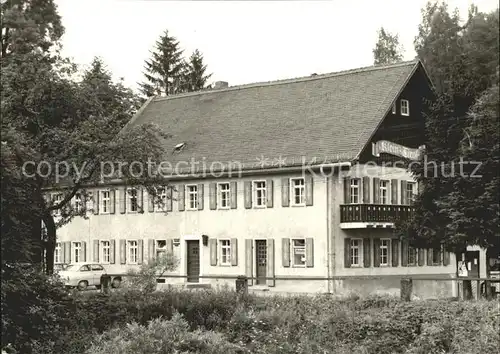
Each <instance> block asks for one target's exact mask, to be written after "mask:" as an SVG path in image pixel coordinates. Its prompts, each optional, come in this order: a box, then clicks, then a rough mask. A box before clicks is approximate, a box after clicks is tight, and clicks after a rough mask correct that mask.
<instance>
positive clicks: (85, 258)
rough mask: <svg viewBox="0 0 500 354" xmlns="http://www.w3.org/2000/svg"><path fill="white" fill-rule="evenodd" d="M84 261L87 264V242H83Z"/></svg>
mask: <svg viewBox="0 0 500 354" xmlns="http://www.w3.org/2000/svg"><path fill="white" fill-rule="evenodd" d="M82 259H83V261H84V262H87V242H85V241H82Z"/></svg>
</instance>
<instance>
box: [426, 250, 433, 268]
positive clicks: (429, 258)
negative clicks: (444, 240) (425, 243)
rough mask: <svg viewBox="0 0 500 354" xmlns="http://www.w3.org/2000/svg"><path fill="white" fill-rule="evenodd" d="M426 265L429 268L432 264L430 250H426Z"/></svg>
mask: <svg viewBox="0 0 500 354" xmlns="http://www.w3.org/2000/svg"><path fill="white" fill-rule="evenodd" d="M427 265H428V266H431V265H433V264H432V248H428V249H427Z"/></svg>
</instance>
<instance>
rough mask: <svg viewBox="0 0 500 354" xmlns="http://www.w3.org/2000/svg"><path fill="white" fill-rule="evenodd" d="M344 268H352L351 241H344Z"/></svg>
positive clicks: (347, 239) (348, 239)
mask: <svg viewBox="0 0 500 354" xmlns="http://www.w3.org/2000/svg"><path fill="white" fill-rule="evenodd" d="M344 267H346V268H351V239H350V238H345V239H344Z"/></svg>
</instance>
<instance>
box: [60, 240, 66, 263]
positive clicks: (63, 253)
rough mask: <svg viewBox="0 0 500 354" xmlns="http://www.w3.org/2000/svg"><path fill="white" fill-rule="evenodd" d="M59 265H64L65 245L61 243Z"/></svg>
mask: <svg viewBox="0 0 500 354" xmlns="http://www.w3.org/2000/svg"><path fill="white" fill-rule="evenodd" d="M60 257H61V263H66V243H65V242H61V256H60Z"/></svg>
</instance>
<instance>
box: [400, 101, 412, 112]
mask: <svg viewBox="0 0 500 354" xmlns="http://www.w3.org/2000/svg"><path fill="white" fill-rule="evenodd" d="M401 115H402V116H409V115H410V102H409V101H408V100H401Z"/></svg>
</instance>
